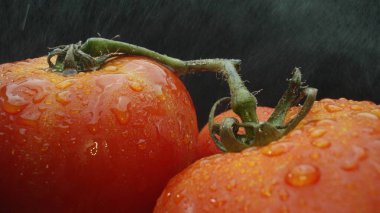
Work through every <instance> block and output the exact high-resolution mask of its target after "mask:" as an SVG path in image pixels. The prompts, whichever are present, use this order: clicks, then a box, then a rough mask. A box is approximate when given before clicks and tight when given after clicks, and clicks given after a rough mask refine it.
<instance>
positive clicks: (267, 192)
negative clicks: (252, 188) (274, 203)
mask: <svg viewBox="0 0 380 213" xmlns="http://www.w3.org/2000/svg"><path fill="white" fill-rule="evenodd" d="M272 190H273V187H271V186H264V187H263V188H261V190H260V194H261V195H262V196H263V197H266V198H269V197H270V196H272Z"/></svg>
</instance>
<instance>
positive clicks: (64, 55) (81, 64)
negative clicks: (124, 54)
mask: <svg viewBox="0 0 380 213" xmlns="http://www.w3.org/2000/svg"><path fill="white" fill-rule="evenodd" d="M82 46H83V45H82V42H81V41H79V42H78V43H76V44H69V45H61V46H57V47H54V48H50V49H51V50H52V51H50V52H49V54H48V57H47V60H48V64H49V67H50V69H52V70H53V71H57V72H62V74H63V75H65V76H66V75H73V74H77V73H78V72H85V71H92V70H97V69H99V68H100V67H101V65H102V64H104V63H106V61H107V60H108V59H110V58H112V57H115V56H117V55H120V53H118V52H114V53H107V54H102V55H99V56H97V57H93V56H91V55H90V54H87V53H86V52H84V51H83V50H82ZM54 56H57V59H56V61H55V63H53V62H52V61H51V59H52V57H54Z"/></svg>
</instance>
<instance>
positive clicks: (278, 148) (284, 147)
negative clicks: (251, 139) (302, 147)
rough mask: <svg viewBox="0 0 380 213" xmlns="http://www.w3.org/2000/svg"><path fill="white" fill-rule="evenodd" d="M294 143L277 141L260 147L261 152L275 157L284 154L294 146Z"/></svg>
mask: <svg viewBox="0 0 380 213" xmlns="http://www.w3.org/2000/svg"><path fill="white" fill-rule="evenodd" d="M293 146H294V145H293V143H290V142H288V143H277V144H271V145H269V146H265V147H263V148H261V149H260V152H261V153H262V154H263V155H266V156H269V157H274V156H279V155H282V154H284V153H286V152H288V151H289V150H290V149H292V148H293Z"/></svg>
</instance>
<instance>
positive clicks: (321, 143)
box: [311, 139, 331, 149]
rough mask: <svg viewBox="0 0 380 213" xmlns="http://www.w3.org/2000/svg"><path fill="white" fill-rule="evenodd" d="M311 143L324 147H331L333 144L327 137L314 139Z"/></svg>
mask: <svg viewBox="0 0 380 213" xmlns="http://www.w3.org/2000/svg"><path fill="white" fill-rule="evenodd" d="M311 144H312V145H313V146H315V147H318V148H322V149H324V148H329V147H330V146H331V143H330V141H328V140H325V139H317V140H314V141H312V142H311Z"/></svg>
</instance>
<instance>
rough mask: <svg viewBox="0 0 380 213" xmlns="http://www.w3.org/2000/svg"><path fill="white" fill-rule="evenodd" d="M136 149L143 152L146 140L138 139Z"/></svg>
mask: <svg viewBox="0 0 380 213" xmlns="http://www.w3.org/2000/svg"><path fill="white" fill-rule="evenodd" d="M137 147H138V148H139V149H140V150H144V149H145V148H146V140H145V139H140V140H139V141H138V142H137Z"/></svg>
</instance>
